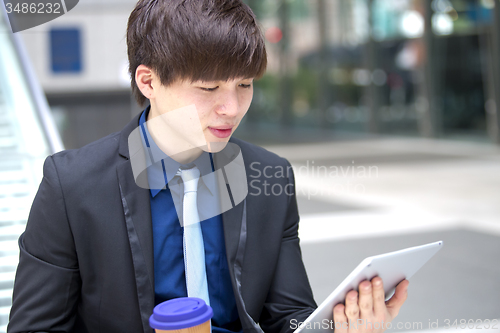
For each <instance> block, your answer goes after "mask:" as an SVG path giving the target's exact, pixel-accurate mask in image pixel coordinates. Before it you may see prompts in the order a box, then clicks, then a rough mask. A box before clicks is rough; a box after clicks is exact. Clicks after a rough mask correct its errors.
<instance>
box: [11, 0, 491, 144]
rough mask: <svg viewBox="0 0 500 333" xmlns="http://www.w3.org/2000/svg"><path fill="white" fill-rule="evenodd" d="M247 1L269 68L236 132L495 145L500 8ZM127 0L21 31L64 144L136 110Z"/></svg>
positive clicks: (430, 0)
mask: <svg viewBox="0 0 500 333" xmlns="http://www.w3.org/2000/svg"><path fill="white" fill-rule="evenodd" d="M246 2H247V3H248V4H249V5H250V6H251V7H252V8H253V9H254V11H255V13H256V15H257V17H258V18H259V20H260V21H261V24H262V27H263V31H264V33H265V36H266V40H267V43H268V44H267V47H268V52H269V69H268V72H267V74H266V75H265V76H264V78H262V79H261V80H260V81H258V82H257V83H256V86H255V88H256V89H255V95H254V102H253V104H252V107H251V109H250V112H249V113H248V116H247V117H246V119H245V122H244V123H243V124H242V126H241V127H242V131H244V130H245V127H247V128H248V127H251V128H252V133H255V130H259V129H261V130H262V132H263V133H264V132H266V131H269V129H283V128H287V129H290V128H291V129H296V130H300V129H313V130H314V129H319V128H321V129H322V130H323V131H322V133H325V132H335V133H344V132H347V133H361V134H364V133H369V134H397V135H409V136H424V137H446V138H459V139H462V138H465V139H469V140H493V141H498V140H499V139H498V138H499V135H498V133H499V131H498V128H499V120H498V117H496V114H497V108H496V105H500V102H499V99H500V88H499V86H500V83H499V82H500V74H499V71H500V69H499V67H500V66H499V65H498V64H497V63H498V61H495V59H498V55H499V54H500V51H499V44H500V42H499V40H500V38H499V36H498V34H499V31H500V28H498V24H499V23H498V21H499V19H495V17H498V16H500V14H499V12H500V10H499V9H498V7H499V6H500V5H499V2H498V0H246ZM134 4H135V1H134V0H120V1H118V0H101V1H97V0H86V1H81V2H80V3H79V4H78V6H76V7H75V8H74V9H73V10H72V11H70V12H69V13H68V14H66V15H64V16H63V17H60V18H58V19H56V20H54V21H51V22H49V23H47V24H44V25H42V26H39V27H36V28H33V29H30V30H27V31H24V32H21V33H20V34H21V35H22V37H23V39H24V40H25V42H26V45H27V48H28V52H29V54H30V55H31V58H32V61H33V63H34V65H35V68H36V72H37V74H38V76H39V79H40V81H41V83H42V85H43V87H44V90H45V92H46V94H47V97H48V100H49V103H50V105H51V107H52V110H53V112H54V113H55V115H56V117H57V119H58V121H59V128H60V129H61V132H62V136H63V139H64V142H65V145H66V147H68V148H74V147H80V146H82V145H84V144H86V143H88V142H90V141H93V140H95V139H97V138H99V137H102V136H104V135H106V134H108V133H111V132H113V131H117V130H119V129H121V128H122V126H123V125H124V124H125V123H126V122H127V121H128V120H129V119H130V117H131V114H136V113H137V112H138V111H139V110H140V108H139V107H138V106H137V105H135V103H134V101H133V99H132V98H131V96H130V88H129V86H130V84H129V77H128V73H127V57H126V45H125V44H126V43H125V31H126V22H127V18H128V15H129V14H130V12H131V10H132V8H133V6H134ZM495 27H497V28H495ZM250 139H251V138H250Z"/></svg>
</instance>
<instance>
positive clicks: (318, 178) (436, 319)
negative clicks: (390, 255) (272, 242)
mask: <svg viewBox="0 0 500 333" xmlns="http://www.w3.org/2000/svg"><path fill="white" fill-rule="evenodd" d="M267 148H268V149H270V150H272V151H274V152H276V153H278V154H279V155H281V156H283V157H286V158H288V159H289V160H290V161H291V163H292V164H293V167H294V171H295V177H296V182H297V188H296V191H297V194H298V203H299V211H300V213H301V225H300V231H299V233H300V237H301V243H302V251H303V258H304V262H305V265H306V268H307V270H308V274H309V278H310V281H311V284H312V287H313V291H314V294H315V298H316V301H317V302H318V303H319V302H321V301H323V300H324V299H325V298H326V297H327V296H328V294H329V293H330V292H331V291H332V290H333V289H335V287H336V286H337V285H338V284H339V283H340V282H341V281H342V280H343V279H344V278H345V277H346V276H347V275H348V274H349V273H350V271H351V270H352V269H353V268H354V267H355V266H357V264H358V263H359V262H360V261H361V260H362V259H364V258H365V257H367V256H371V255H376V254H380V253H384V252H388V251H393V250H398V249H402V248H405V247H409V246H415V245H420V244H425V243H428V242H433V241H437V240H443V241H444V248H443V249H442V250H441V251H440V252H439V253H438V254H437V255H436V256H435V257H434V258H433V259H431V261H429V263H428V264H426V265H425V266H424V267H423V268H422V269H421V270H420V271H419V272H418V273H417V274H416V275H415V276H414V277H413V278H412V279H411V280H410V289H409V298H408V300H407V302H406V304H405V306H404V308H403V309H402V310H401V312H400V314H399V316H398V318H397V319H396V321H395V323H398V322H400V323H401V324H400V326H399V329H396V328H395V327H394V326H393V329H394V330H396V331H416V330H428V329H432V330H436V327H439V328H440V329H444V330H446V327H447V326H450V328H449V329H447V330H460V331H463V330H471V329H472V330H478V331H482V332H485V331H486V332H499V331H500V322H498V321H497V325H496V326H495V325H489V327H488V328H486V326H480V325H481V324H484V323H485V322H486V323H488V322H487V321H486V319H490V320H491V319H495V318H500V285H499V284H500V259H499V258H500V147H497V146H494V145H490V144H486V143H468V142H454V141H442V140H440V141H435V140H426V139H408V138H401V139H399V138H392V139H378V140H357V141H350V142H345V141H344V142H338V143H324V144H314V145H294V146H270V147H267ZM277 190H278V189H275V191H277ZM455 320H457V321H456V322H455ZM461 320H462V322H461ZM472 320H473V321H472ZM464 321H467V322H468V325H469V326H468V327H465V325H463V323H464ZM460 323H462V326H460ZM472 323H474V324H472ZM453 324H455V326H453ZM395 325H396V324H395Z"/></svg>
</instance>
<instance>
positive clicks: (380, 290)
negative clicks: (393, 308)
mask: <svg viewBox="0 0 500 333" xmlns="http://www.w3.org/2000/svg"><path fill="white" fill-rule="evenodd" d="M372 290H373V291H372V293H373V311H374V312H375V316H376V317H380V315H382V314H385V313H386V312H385V311H386V306H385V292H384V284H383V283H382V279H381V278H380V277H378V276H377V277H374V278H373V279H372Z"/></svg>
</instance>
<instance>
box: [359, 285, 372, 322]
mask: <svg viewBox="0 0 500 333" xmlns="http://www.w3.org/2000/svg"><path fill="white" fill-rule="evenodd" d="M358 289H359V302H358V303H359V312H360V315H359V317H360V318H362V319H369V318H372V316H373V294H372V284H371V282H370V281H363V282H361V283H360V284H359V288H358Z"/></svg>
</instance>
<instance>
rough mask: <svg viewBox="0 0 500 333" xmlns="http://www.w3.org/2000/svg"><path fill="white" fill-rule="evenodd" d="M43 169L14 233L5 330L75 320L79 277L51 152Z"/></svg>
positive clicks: (40, 328) (49, 327)
mask: <svg viewBox="0 0 500 333" xmlns="http://www.w3.org/2000/svg"><path fill="white" fill-rule="evenodd" d="M43 173H44V176H43V179H42V182H41V184H40V187H39V189H38V192H37V194H36V196H35V199H34V201H33V205H32V207H31V211H30V214H29V218H28V223H27V226H26V230H25V232H24V233H23V234H22V235H21V237H20V238H19V249H20V256H19V266H18V268H17V272H16V279H15V283H14V293H13V302H12V309H11V313H10V322H9V325H8V328H7V332H8V333H17V332H70V331H72V329H73V325H74V323H75V319H76V311H77V304H78V298H79V295H80V288H81V279H80V274H79V270H78V261H77V256H76V251H75V245H74V241H73V235H72V232H71V228H70V225H69V221H68V218H67V214H66V207H65V199H64V193H63V190H62V187H61V183H60V180H59V177H58V174H57V169H56V166H55V164H54V160H53V157H52V156H50V157H48V158H47V159H46V160H45V164H44V168H43Z"/></svg>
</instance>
